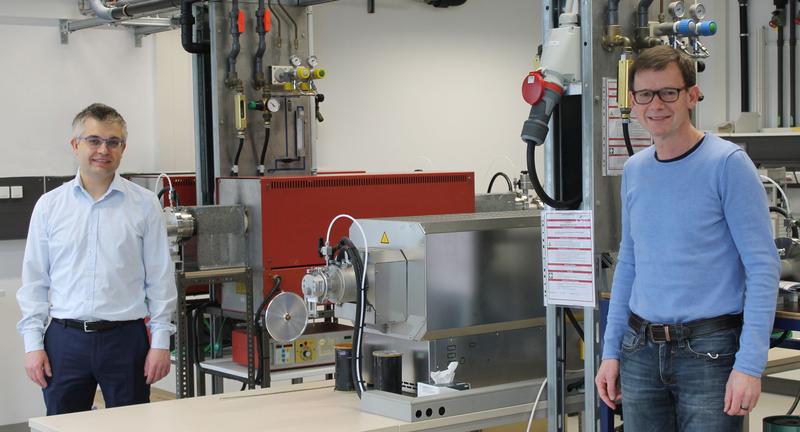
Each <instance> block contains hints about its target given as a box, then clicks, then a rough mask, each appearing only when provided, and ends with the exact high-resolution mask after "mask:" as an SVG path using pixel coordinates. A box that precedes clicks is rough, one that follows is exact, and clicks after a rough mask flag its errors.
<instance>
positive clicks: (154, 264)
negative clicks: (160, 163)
mask: <svg viewBox="0 0 800 432" xmlns="http://www.w3.org/2000/svg"><path fill="white" fill-rule="evenodd" d="M151 198H152V199H150V200H149V201H148V203H147V204H148V208H147V209H146V214H147V222H148V223H147V229H146V232H145V234H144V239H143V241H142V253H143V259H144V268H145V283H144V291H145V298H146V299H147V310H148V313H149V314H150V333H151V334H152V342H151V346H152V347H153V348H156V349H169V337H170V335H171V334H173V333H175V326H174V325H173V324H172V318H173V317H172V316H173V314H174V312H175V306H176V302H177V295H178V293H177V289H176V288H175V277H174V266H173V263H172V259H171V258H170V255H169V242H168V239H167V228H166V226H165V224H164V218H163V216H162V213H161V206H160V205H159V203H158V200H157V199H156V197H155V196H154V195H153V196H152V197H151Z"/></svg>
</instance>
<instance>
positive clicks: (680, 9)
mask: <svg viewBox="0 0 800 432" xmlns="http://www.w3.org/2000/svg"><path fill="white" fill-rule="evenodd" d="M668 10H669V14H670V15H672V16H673V17H674V18H675V19H680V18H683V15H684V14H686V8H685V7H684V6H683V2H682V1H674V2H672V3H670V4H669V7H668Z"/></svg>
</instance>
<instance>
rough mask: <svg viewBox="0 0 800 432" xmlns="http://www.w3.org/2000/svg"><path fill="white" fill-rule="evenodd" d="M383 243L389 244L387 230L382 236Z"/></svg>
mask: <svg viewBox="0 0 800 432" xmlns="http://www.w3.org/2000/svg"><path fill="white" fill-rule="evenodd" d="M381 244H389V236H388V235H386V231H384V232H383V235H382V236H381Z"/></svg>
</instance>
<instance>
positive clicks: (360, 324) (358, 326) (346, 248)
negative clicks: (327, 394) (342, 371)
mask: <svg viewBox="0 0 800 432" xmlns="http://www.w3.org/2000/svg"><path fill="white" fill-rule="evenodd" d="M339 252H341V253H344V254H346V255H347V257H348V258H349V259H350V262H351V263H352V264H353V270H354V271H355V273H356V284H357V285H358V295H357V296H356V316H355V320H354V321H353V349H352V351H351V357H352V359H353V362H352V364H351V375H352V377H353V387H354V388H355V389H356V393H357V394H358V397H359V398H360V397H361V390H362V388H363V386H364V382H363V381H362V380H361V371H362V356H361V352H362V351H361V345H362V342H363V340H362V339H363V337H364V309H365V307H366V305H365V304H364V302H366V295H365V294H366V293H365V292H366V289H367V281H366V280H364V279H363V275H364V262H363V261H362V260H361V254H360V253H359V252H358V248H357V247H356V245H355V244H353V242H352V241H351V240H350V239H349V238H347V237H342V239H341V240H340V241H339ZM341 253H339V254H338V255H337V259H341Z"/></svg>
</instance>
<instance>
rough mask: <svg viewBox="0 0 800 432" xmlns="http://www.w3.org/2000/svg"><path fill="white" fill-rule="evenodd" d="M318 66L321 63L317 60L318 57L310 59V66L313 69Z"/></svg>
mask: <svg viewBox="0 0 800 432" xmlns="http://www.w3.org/2000/svg"><path fill="white" fill-rule="evenodd" d="M318 64H319V61H318V60H317V56H311V57H309V58H308V65H309V66H311V67H312V68H315V67H317V65H318Z"/></svg>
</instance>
